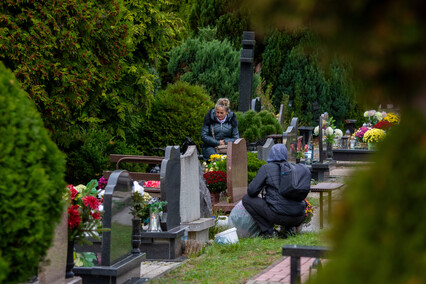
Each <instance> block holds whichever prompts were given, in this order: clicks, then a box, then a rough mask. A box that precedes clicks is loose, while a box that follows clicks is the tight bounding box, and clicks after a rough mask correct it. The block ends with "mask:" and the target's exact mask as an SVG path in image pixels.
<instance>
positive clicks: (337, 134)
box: [334, 128, 343, 138]
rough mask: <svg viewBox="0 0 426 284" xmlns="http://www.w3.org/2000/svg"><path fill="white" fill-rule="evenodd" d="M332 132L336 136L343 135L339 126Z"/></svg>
mask: <svg viewBox="0 0 426 284" xmlns="http://www.w3.org/2000/svg"><path fill="white" fill-rule="evenodd" d="M334 134H335V135H336V137H337V138H341V137H342V136H343V132H342V130H340V129H339V128H336V129H334Z"/></svg>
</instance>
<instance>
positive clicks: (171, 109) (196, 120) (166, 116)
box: [139, 81, 213, 154]
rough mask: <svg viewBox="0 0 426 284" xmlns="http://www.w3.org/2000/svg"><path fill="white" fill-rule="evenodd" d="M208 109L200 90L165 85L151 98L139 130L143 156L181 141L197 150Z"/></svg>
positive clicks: (204, 95) (210, 105) (209, 102)
mask: <svg viewBox="0 0 426 284" xmlns="http://www.w3.org/2000/svg"><path fill="white" fill-rule="evenodd" d="M212 107H213V103H212V102H211V101H210V98H209V96H208V95H207V93H206V92H205V90H204V89H203V88H202V87H200V86H192V85H190V84H189V83H186V82H182V81H178V82H176V83H174V84H170V85H168V86H167V89H166V90H163V91H160V92H159V93H158V95H157V96H156V97H155V100H154V103H153V105H152V112H151V115H150V116H146V117H145V119H144V122H143V123H142V124H141V126H140V131H139V139H140V140H139V145H140V147H141V149H142V150H143V152H144V153H145V154H147V153H153V148H165V147H166V146H172V145H180V144H181V143H182V142H183V140H184V139H185V137H190V138H191V139H192V140H193V141H194V142H195V143H196V145H197V147H198V149H201V127H202V126H203V119H204V116H205V115H206V113H207V111H208V110H209V109H210V108H212ZM163 154H164V152H163Z"/></svg>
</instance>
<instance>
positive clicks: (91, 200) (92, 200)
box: [83, 195, 99, 209]
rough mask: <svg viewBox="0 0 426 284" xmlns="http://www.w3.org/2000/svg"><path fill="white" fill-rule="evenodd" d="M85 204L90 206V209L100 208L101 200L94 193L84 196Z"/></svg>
mask: <svg viewBox="0 0 426 284" xmlns="http://www.w3.org/2000/svg"><path fill="white" fill-rule="evenodd" d="M83 204H84V206H88V207H90V209H98V208H99V200H98V199H97V198H96V197H94V196H92V195H89V196H85V197H84V198H83Z"/></svg>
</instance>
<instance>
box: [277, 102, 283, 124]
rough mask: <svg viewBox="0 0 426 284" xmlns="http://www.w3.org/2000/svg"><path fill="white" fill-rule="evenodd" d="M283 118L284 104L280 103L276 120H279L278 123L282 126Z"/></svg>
mask: <svg viewBox="0 0 426 284" xmlns="http://www.w3.org/2000/svg"><path fill="white" fill-rule="evenodd" d="M284 120H285V115H284V105H283V104H281V105H280V112H279V114H278V121H279V122H280V124H281V126H282V127H284Z"/></svg>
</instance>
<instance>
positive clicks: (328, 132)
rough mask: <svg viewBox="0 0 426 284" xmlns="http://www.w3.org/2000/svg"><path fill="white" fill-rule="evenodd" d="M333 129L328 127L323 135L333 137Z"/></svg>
mask: <svg viewBox="0 0 426 284" xmlns="http://www.w3.org/2000/svg"><path fill="white" fill-rule="evenodd" d="M333 132H334V131H333V128H331V127H330V126H329V127H327V129H326V130H325V134H327V135H333Z"/></svg>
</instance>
